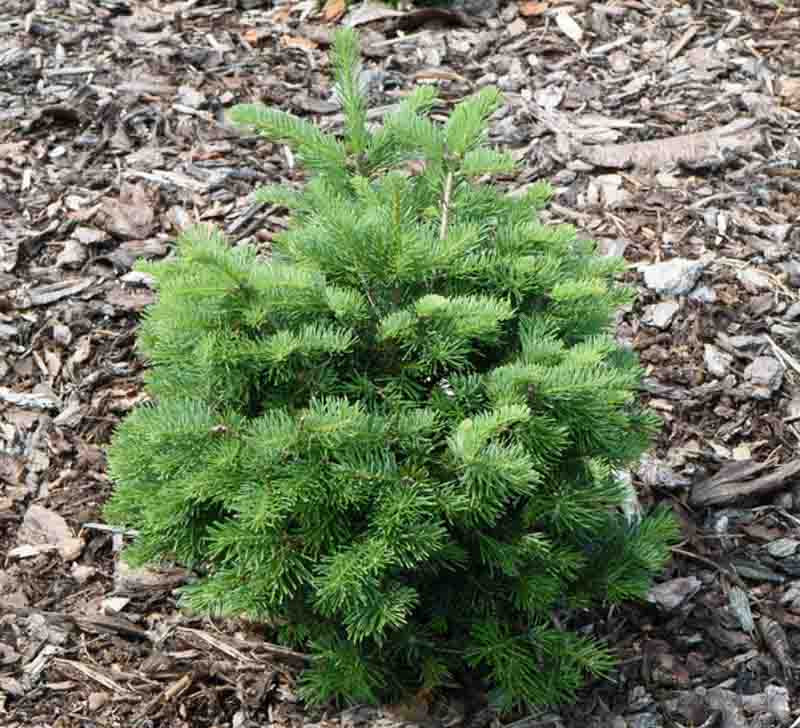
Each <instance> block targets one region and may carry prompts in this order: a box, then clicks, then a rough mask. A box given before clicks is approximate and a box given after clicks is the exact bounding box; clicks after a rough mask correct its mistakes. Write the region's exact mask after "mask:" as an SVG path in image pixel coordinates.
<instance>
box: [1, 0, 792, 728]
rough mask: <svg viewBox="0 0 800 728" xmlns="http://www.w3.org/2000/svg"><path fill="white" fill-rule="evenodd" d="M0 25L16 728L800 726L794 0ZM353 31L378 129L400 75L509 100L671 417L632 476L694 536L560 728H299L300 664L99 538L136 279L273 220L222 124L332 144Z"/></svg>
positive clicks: (65, 17)
mask: <svg viewBox="0 0 800 728" xmlns="http://www.w3.org/2000/svg"><path fill="white" fill-rule="evenodd" d="M352 5H353V7H352V8H351V9H350V10H349V11H347V12H346V13H345V8H344V3H342V2H336V1H335V0H330V1H329V2H327V3H326V4H325V5H324V7H322V8H318V7H317V4H316V3H315V2H313V1H309V2H285V3H283V4H277V5H275V6H274V7H267V4H265V3H260V2H259V1H258V0H246V2H243V3H241V6H237V5H236V4H235V3H232V2H213V1H212V2H204V1H203V0H188V2H172V3H164V2H160V1H159V0H152V1H151V2H144V1H141V0H37V2H33V1H30V2H28V1H27V0H26V1H22V0H5V1H4V2H3V4H2V8H1V9H0V555H2V557H3V560H2V563H0V724H1V725H3V726H8V727H9V728H15V727H17V726H47V727H48V728H49V727H50V726H58V727H59V728H72V727H77V726H82V727H83V726H86V727H88V726H126V727H127V726H134V727H142V728H144V727H145V726H147V727H153V728H156V727H161V726H163V727H166V726H170V727H180V726H209V727H211V726H214V727H219V728H222V727H223V726H224V727H227V726H233V727H235V728H243V727H246V726H263V725H275V726H289V725H292V726H294V725H297V726H300V725H305V724H317V723H318V724H320V725H324V726H342V727H344V726H347V727H348V728H349V727H351V726H355V725H366V724H370V725H373V724H376V725H377V724H380V725H382V726H386V727H387V728H389V727H390V726H397V725H402V724H425V725H429V726H474V727H475V728H477V727H478V726H488V725H500V724H505V725H513V726H514V727H515V728H535V727H542V728H545V727H547V728H551V727H552V728H556V727H557V726H584V725H586V726H609V727H613V728H625V727H626V726H628V727H636V728H659V727H661V726H664V727H665V728H666V727H670V728H671V727H675V728H680V727H681V726H686V727H687V728H688V726H701V725H702V726H707V728H712V727H714V726H719V727H721V728H746V727H747V726H765V727H766V726H797V725H800V718H798V716H800V704H798V700H797V698H796V697H795V693H796V691H795V686H796V670H795V664H794V659H795V658H794V656H795V654H796V653H797V651H798V648H800V529H798V526H799V525H800V478H798V473H800V459H799V458H798V442H799V441H800V429H799V428H800V392H798V382H800V345H799V344H798V342H799V341H800V338H799V337H798V334H799V333H800V295H799V294H798V284H799V283H800V245H799V244H800V227H799V226H798V222H797V221H798V211H799V210H800V141H798V140H799V139H800V133H799V132H800V80H798V79H800V43H798V38H800V10H798V9H797V8H796V7H794V6H793V4H792V3H789V2H786V3H783V2H778V1H776V0H758V1H754V2H750V1H745V0H739V1H733V2H725V3H716V2H708V1H705V2H704V0H697V1H695V2H692V3H685V2H671V1H669V0H616V1H614V2H608V3H607V4H601V3H593V2H588V1H587V0H575V1H574V2H569V3H567V2H558V1H557V0H553V1H552V2H534V1H532V0H525V1H513V2H498V1H497V0H494V1H491V0H484V1H483V2H479V1H478V0H472V1H469V2H468V1H464V2H461V3H457V4H456V5H455V6H454V7H453V8H450V9H447V8H445V9H443V8H436V9H417V10H407V9H400V10H399V11H394V10H390V9H387V8H385V7H381V6H377V5H375V4H359V3H352ZM340 23H348V24H351V25H355V26H357V27H358V28H359V30H360V32H361V35H362V41H363V44H364V48H365V57H366V75H365V81H367V82H368V85H369V89H370V97H371V101H372V107H373V108H372V112H371V114H372V116H373V118H375V119H379V118H380V116H381V115H382V113H384V111H385V109H386V108H387V107H389V106H391V105H392V104H394V103H396V102H397V100H398V99H399V98H401V97H402V96H403V95H404V94H405V93H407V92H408V90H409V88H410V86H411V85H412V84H414V83H429V82H432V83H436V84H438V85H439V88H440V93H441V96H442V98H443V100H444V103H445V104H446V105H450V104H452V103H455V102H457V101H458V100H459V99H461V98H463V97H464V96H465V95H467V94H469V93H470V92H472V91H474V90H475V89H477V88H480V87H481V86H483V85H486V84H489V83H493V84H497V85H498V86H499V87H500V88H501V89H502V90H503V91H504V92H505V94H506V101H507V104H506V106H505V108H504V109H503V110H502V111H501V112H499V113H498V114H497V116H496V117H495V119H494V121H493V125H492V139H493V141H494V142H496V143H497V144H500V145H503V146H504V147H507V148H510V149H511V150H512V151H513V153H514V155H515V156H516V157H517V158H518V159H519V160H520V162H521V166H522V169H523V172H522V174H521V175H520V176H519V177H518V178H517V179H515V180H513V184H514V185H515V186H520V187H521V186H524V185H526V184H528V183H530V182H533V181H535V180H539V179H548V180H550V181H551V182H552V183H553V185H554V187H555V189H556V195H555V198H554V202H553V204H552V205H551V206H550V208H549V209H548V211H547V213H546V216H547V218H548V221H550V222H569V223H571V224H573V225H576V226H577V227H578V228H579V229H580V230H581V231H583V232H584V233H585V234H586V235H587V236H589V237H591V238H593V239H595V240H597V241H598V242H599V244H600V248H601V250H602V251H604V252H607V253H612V254H618V255H619V254H622V255H624V256H625V258H626V259H627V260H628V261H629V262H630V263H631V269H630V271H629V273H628V274H626V278H627V280H628V282H629V283H630V284H631V285H634V286H636V287H637V290H638V292H639V295H638V298H637V301H636V303H635V304H634V305H633V306H631V307H630V309H629V310H626V311H623V312H622V313H621V314H620V317H619V322H618V337H619V338H620V340H621V341H623V342H626V343H627V344H628V345H630V346H631V347H633V348H634V349H635V350H636V351H637V352H638V354H639V356H640V358H641V361H642V363H643V364H644V365H645V366H646V368H647V378H646V381H645V387H644V391H643V396H644V397H645V399H647V400H648V401H649V404H650V406H651V407H653V408H654V409H655V410H656V411H657V412H658V413H659V414H660V415H661V417H662V418H663V420H664V428H663V431H662V434H661V436H660V438H659V440H658V442H657V443H656V446H655V447H654V449H653V451H652V453H651V455H650V456H649V457H648V458H646V459H645V460H644V461H643V462H642V463H641V466H640V467H638V468H637V469H636V471H635V472H633V473H631V474H630V477H631V480H632V483H633V484H634V486H635V487H636V491H637V493H638V504H633V505H634V506H636V505H638V506H640V507H647V506H649V505H651V504H654V503H657V502H666V503H669V504H670V505H671V506H672V507H673V509H674V510H675V512H676V514H678V516H679V517H680V519H681V522H682V525H683V535H684V540H683V542H682V543H681V544H680V545H679V546H678V547H676V548H675V550H674V558H673V560H672V562H671V564H670V566H669V567H668V569H667V570H666V572H665V573H664V574H663V575H662V577H661V579H660V581H659V584H657V585H656V587H655V588H654V589H653V590H652V592H651V594H650V598H649V600H648V602H646V603H644V604H632V605H626V606H625V607H624V608H621V609H614V610H610V611H606V612H596V613H591V614H582V615H576V617H575V618H576V619H580V620H581V623H582V624H583V625H584V627H585V629H587V630H590V631H592V633H593V634H595V635H598V636H601V637H605V638H607V639H608V640H609V641H610V643H611V644H612V645H614V647H615V648H616V649H617V651H618V654H619V656H620V666H619V669H618V671H617V672H616V673H615V674H614V675H613V677H612V679H610V680H605V681H597V682H595V683H593V684H590V685H588V686H587V688H586V689H585V690H584V691H583V693H582V695H581V700H580V701H578V703H577V704H576V705H573V706H566V707H565V708H563V709H561V711H560V712H556V711H552V712H541V713H536V714H533V715H519V716H510V717H509V716H505V717H498V716H496V715H494V714H493V712H492V711H491V710H490V709H488V708H486V706H485V705H484V704H483V703H482V700H481V696H480V695H477V696H476V695H474V694H473V695H469V694H466V693H461V694H459V693H453V694H452V695H447V696H442V697H440V698H438V699H437V700H436V701H434V702H433V703H430V702H428V701H427V700H426V699H424V696H420V698H419V699H418V700H416V701H413V702H411V703H408V704H404V705H394V706H382V707H380V708H367V707H363V706H354V707H350V708H347V709H340V708H337V707H336V706H330V707H329V708H328V709H326V710H314V711H310V710H307V709H306V708H305V706H303V705H302V704H301V703H300V702H299V701H298V700H297V699H296V697H295V680H296V676H297V672H298V669H299V668H301V667H302V664H303V662H304V660H305V656H304V655H302V654H298V653H293V652H291V651H289V650H286V649H284V648H281V647H280V646H278V645H273V644H271V643H270V642H269V638H270V634H269V632H268V631H266V630H265V629H264V628H263V627H261V626H260V625H256V624H250V623H247V622H244V621H233V620H214V619H209V618H203V617H199V616H197V615H193V614H190V613H187V612H185V611H182V610H181V608H180V606H179V604H178V600H177V595H176V589H178V588H179V587H180V586H181V585H182V584H184V583H185V582H186V581H187V580H188V579H190V578H191V574H188V573H186V572H185V571H183V570H181V569H179V568H174V569H165V570H160V571H159V570H136V571H134V570H131V569H128V568H126V567H125V565H124V564H122V563H121V562H120V560H119V558H118V557H119V551H120V550H121V548H122V546H123V544H124V543H125V541H126V540H127V539H128V538H129V534H126V533H124V532H121V531H118V530H114V529H112V528H110V527H108V526H106V525H105V524H103V523H102V520H101V518H100V509H101V506H102V504H103V502H104V501H105V499H106V498H107V497H108V495H109V492H110V490H111V483H110V481H109V478H108V476H107V474H106V463H105V455H104V449H103V448H104V445H105V444H106V443H107V442H108V439H109V436H110V434H111V433H112V431H113V429H114V427H115V426H116V425H117V423H118V422H119V421H120V419H121V418H122V417H124V416H125V414H126V413H128V412H129V411H130V410H131V409H132V408H133V407H135V406H136V405H137V404H139V403H140V402H141V401H142V400H143V397H144V395H143V392H142V375H143V363H142V361H141V360H140V359H139V358H138V357H137V354H136V351H135V348H134V343H135V332H136V326H137V322H138V320H139V316H140V314H141V312H142V310H143V309H144V307H145V306H147V304H148V303H150V302H151V301H152V300H153V292H152V290H151V289H150V288H149V285H148V284H149V281H148V278H147V277H146V276H143V275H141V274H139V273H137V272H134V271H132V265H133V263H134V261H135V260H136V259H138V258H140V257H142V256H144V257H147V258H151V259H155V258H161V257H163V256H165V255H167V254H169V252H170V250H171V245H172V240H173V239H174V236H175V234H176V232H177V231H178V230H180V229H181V228H182V227H184V226H186V225H187V224H189V223H191V222H195V221H208V222H213V223H214V224H216V225H218V226H220V227H221V228H222V229H223V230H225V231H226V233H227V234H228V235H229V237H230V239H231V241H232V243H233V244H236V243H239V242H242V241H250V242H253V241H255V242H257V243H258V244H260V245H262V246H264V247H265V248H267V247H268V246H269V242H270V240H271V238H272V236H273V235H274V234H275V233H276V232H278V231H279V230H281V229H282V227H283V226H284V225H285V217H284V215H283V214H282V212H281V211H280V210H279V209H277V208H271V207H269V206H266V205H262V204H259V203H257V202H255V201H254V198H253V196H252V192H253V190H254V189H255V187H256V186H258V185H259V184H261V183H263V182H266V181H270V182H285V183H290V184H296V183H298V182H300V181H301V179H302V178H301V176H300V175H299V174H298V173H297V172H296V170H295V169H294V165H293V160H292V158H291V156H290V155H288V154H287V153H286V150H285V149H283V148H281V147H279V146H276V145H272V144H268V143H266V142H264V141H263V140H261V139H259V138H257V137H255V136H253V135H248V134H247V133H243V132H242V131H241V130H239V129H236V128H234V127H232V126H231V125H230V124H229V123H228V122H227V121H226V115H225V114H226V109H228V108H229V107H230V106H232V105H233V104H235V103H239V102H249V101H263V102H265V103H268V104H271V105H276V106H280V107H281V108H284V109H287V110H290V111H292V112H294V113H297V114H301V115H304V116H308V117H309V118H312V119H314V120H316V121H319V122H320V123H322V124H323V125H324V126H326V127H327V128H331V129H335V128H337V125H340V124H341V120H342V119H341V115H340V111H339V108H338V106H337V104H336V101H335V98H334V96H333V94H332V91H331V88H330V79H329V76H328V75H327V56H328V49H329V45H330V41H331V35H332V32H333V30H334V29H335V27H336V25H337V24H340Z"/></svg>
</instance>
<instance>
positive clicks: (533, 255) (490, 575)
mask: <svg viewBox="0 0 800 728" xmlns="http://www.w3.org/2000/svg"><path fill="white" fill-rule="evenodd" d="M332 63H333V67H334V69H335V78H336V83H337V86H336V88H337V91H338V95H339V98H340V100H341V103H342V107H343V110H344V114H345V129H344V134H343V138H341V139H340V138H337V137H335V136H332V135H329V134H326V133H323V132H322V131H320V130H319V129H318V128H317V127H316V126H314V125H312V124H310V123H308V122H307V121H303V120H301V119H298V118H295V117H294V116H291V115H289V114H287V113H284V112H282V111H277V110H273V109H266V108H263V107H260V106H252V105H245V106H239V107H236V108H235V109H234V111H233V118H234V119H235V120H236V121H237V122H238V123H241V124H244V125H249V126H254V127H255V128H256V129H258V130H259V131H260V132H261V133H262V134H263V135H264V136H266V137H267V138H268V139H271V140H273V141H275V142H280V143H284V144H288V145H289V146H290V147H291V148H292V149H293V150H294V152H295V154H296V155H297V158H298V159H299V160H300V161H301V162H302V164H303V165H305V167H306V168H307V169H308V170H309V171H310V173H311V176H310V180H309V181H308V184H307V185H306V186H305V188H304V189H302V190H301V191H295V190H291V189H287V188H285V187H267V188H265V189H262V190H260V192H259V193H258V194H259V198H260V199H261V200H264V201H269V202H271V203H278V204H280V205H282V206H285V207H286V208H288V209H289V210H290V211H291V212H292V220H291V225H290V226H289V229H288V230H287V231H286V232H285V233H284V234H283V235H281V236H280V238H279V240H277V241H276V243H275V246H274V252H273V254H272V256H271V257H270V259H269V260H268V261H263V260H259V258H258V256H257V254H256V251H255V250H254V249H253V248H251V247H247V246H241V247H236V248H231V247H229V246H228V245H227V244H226V241H225V240H224V239H223V237H222V236H221V235H220V234H219V233H217V232H215V231H214V230H212V229H209V228H204V227H196V228H193V229H190V230H188V231H186V232H185V233H184V234H183V235H182V236H180V239H179V240H178V251H177V255H176V256H175V257H173V258H172V259H169V260H166V261H162V262H159V263H155V264H145V265H141V266H140V268H141V269H142V270H146V271H148V272H150V273H151V274H153V276H154V277H155V279H156V282H157V286H158V291H159V296H158V301H157V303H156V304H155V305H153V306H152V307H150V308H149V310H148V311H147V312H146V315H145V317H144V320H143V322H142V326H141V330H140V334H139V345H140V348H141V350H142V352H143V353H144V355H145V356H146V357H147V359H148V360H149V363H150V368H149V371H148V374H147V380H146V384H147V387H148V390H149V392H150V394H151V395H152V397H153V400H154V403H153V404H150V405H146V406H142V407H141V408H139V409H138V410H137V411H135V412H134V413H133V414H131V415H130V416H129V417H128V418H127V419H126V420H125V421H124V422H123V423H122V425H121V426H120V428H119V430H118V431H117V433H116V435H115V438H114V441H113V443H112V445H111V448H110V453H109V459H110V467H111V474H112V476H113V478H114V480H115V481H116V490H115V493H114V495H113V497H112V499H111V501H110V502H109V504H108V507H107V516H108V518H109V519H110V520H111V521H112V522H116V523H119V524H125V525H129V526H133V527H135V528H137V529H138V530H139V535H138V537H137V539H136V541H135V542H134V544H133V545H132V546H131V547H130V548H129V549H128V550H127V552H126V558H128V559H129V560H131V561H133V562H134V563H145V562H153V561H158V560H165V559H170V560H174V561H178V562H182V563H185V564H188V565H191V566H193V567H196V568H197V569H199V570H200V571H201V578H200V579H199V580H198V581H197V583H195V584H194V585H193V586H191V588H189V589H188V590H187V592H186V597H187V599H188V602H189V604H190V605H191V606H193V607H194V608H196V609H199V610H207V611H213V612H214V613H226V614H247V615H249V616H251V617H253V618H256V619H260V620H265V621H270V622H271V623H273V624H275V625H280V627H278V629H279V630H280V633H281V638H282V639H283V640H285V641H288V642H290V643H292V644H295V645H303V646H304V647H305V648H306V649H309V650H310V651H311V652H312V654H313V661H312V666H311V667H310V669H308V670H307V671H306V672H305V673H304V675H303V676H302V678H301V685H302V694H303V696H304V697H305V698H306V699H308V700H312V701H325V700H327V699H329V698H331V697H335V698H345V699H348V700H356V701H376V700H380V699H386V698H388V697H390V696H391V697H395V696H397V695H398V694H403V693H405V692H407V691H410V690H414V689H419V688H422V687H424V688H435V687H437V686H441V685H443V684H448V682H449V681H450V680H451V679H452V676H454V675H463V674H464V670H465V669H469V670H470V671H472V674H473V675H477V676H478V677H479V678H481V679H483V680H484V681H485V683H486V684H487V685H488V686H489V687H490V688H491V689H492V690H493V697H494V699H495V700H496V701H497V703H498V704H499V705H500V706H501V707H502V708H509V707H512V706H514V705H518V704H521V703H526V704H537V705H542V704H553V703H558V702H559V701H563V700H566V699H569V698H570V697H571V696H572V695H573V694H574V692H575V690H576V689H578V688H579V686H580V685H581V683H582V681H583V680H584V679H585V677H586V676H587V675H598V674H603V673H605V672H606V671H607V670H608V669H609V668H610V666H611V665H612V661H611V659H610V653H609V651H608V650H607V649H606V648H605V647H604V646H603V645H601V644H598V643H597V642H596V641H593V640H591V639H590V638H588V637H587V636H582V635H579V634H577V633H576V632H574V631H570V630H569V629H568V628H566V627H564V626H563V625H564V624H567V625H568V624H569V620H566V621H564V620H563V619H562V620H559V619H554V615H556V614H561V615H564V614H565V613H567V612H566V611H565V610H570V609H573V610H574V609H577V608H584V607H588V606H590V605H593V604H598V603H616V602H619V601H621V600H625V599H628V598H631V597H639V596H641V595H642V594H643V593H644V592H645V590H646V588H647V587H648V582H649V579H650V577H651V575H652V574H653V573H654V572H655V571H657V570H658V569H659V568H660V567H661V566H662V564H663V563H664V561H665V559H666V558H667V555H668V543H669V541H670V540H671V539H672V538H673V537H674V523H673V521H672V519H671V517H670V515H669V514H668V513H666V512H662V511H657V512H654V513H652V514H650V515H649V516H646V517H644V518H639V519H636V520H629V519H626V518H625V517H624V516H623V515H621V512H620V506H621V505H622V504H623V503H624V501H625V499H626V496H627V493H626V490H625V487H624V486H623V485H622V484H621V483H620V482H619V481H618V480H617V478H615V476H614V473H615V472H616V471H617V470H618V469H619V468H622V467H624V466H625V465H626V464H629V463H631V462H632V461H634V460H635V459H636V458H637V457H639V456H640V455H641V453H642V452H643V451H644V450H645V449H646V448H647V446H648V441H649V439H650V437H651V435H652V433H653V432H654V431H655V429H656V426H657V420H656V419H655V418H654V416H653V415H652V414H650V413H648V412H647V411H644V410H642V409H641V408H640V407H639V406H638V404H637V401H636V397H635V392H636V388H637V385H638V383H639V380H640V376H641V371H640V369H639V367H638V366H637V363H636V361H635V359H634V357H633V355H632V354H631V353H630V352H628V351H626V350H623V349H621V348H620V347H619V346H618V345H617V344H616V343H615V342H614V340H613V338H612V337H611V336H610V335H609V328H610V324H611V322H612V319H613V314H614V311H615V309H617V308H618V307H619V306H620V305H621V304H623V303H625V302H627V301H628V300H629V299H630V291H628V290H627V289H624V288H622V287H620V286H618V285H617V284H616V283H615V282H614V280H613V279H614V274H616V273H617V272H618V271H620V270H622V268H623V265H622V262H621V261H620V260H617V259H611V258H601V257H596V256H594V255H593V247H594V246H593V244H592V243H590V242H587V241H585V240H581V239H579V238H578V237H576V234H575V231H574V230H573V229H572V228H571V227H569V226H564V225H559V226H548V225H543V224H542V223H540V222H538V221H537V211H538V210H540V209H541V208H542V206H543V205H544V204H545V203H546V201H547V199H548V196H549V189H548V187H547V186H546V185H544V184H537V185H534V186H533V187H531V188H529V189H528V191H527V192H526V193H525V194H523V195H520V196H513V195H508V194H505V193H504V192H503V191H502V190H501V189H499V188H498V187H496V186H493V185H492V184H489V183H487V182H485V180H486V179H487V178H489V177H490V176H492V175H501V174H502V175H508V174H511V173H512V172H513V171H514V164H513V161H512V159H511V157H510V156H509V154H507V153H505V152H502V151H498V150H495V149H492V148H490V147H489V146H487V143H486V137H487V125H488V120H489V118H490V116H491V115H492V114H493V112H494V111H495V110H497V109H498V107H499V106H500V104H501V98H500V94H499V92H498V91H497V90H496V89H494V88H485V89H483V90H481V91H480V92H478V93H477V94H475V95H474V96H473V97H471V98H469V99H467V100H465V101H464V102H462V103H460V104H458V105H457V106H456V107H455V109H454V110H453V112H452V114H451V115H450V117H449V118H448V119H447V121H446V122H445V123H443V124H440V123H437V122H435V121H433V120H432V119H431V117H430V115H429V112H430V111H431V109H432V107H433V106H434V104H435V103H436V99H435V95H434V90H433V89H432V88H429V87H420V88H417V89H416V90H414V91H413V93H411V94H410V95H409V96H408V97H407V98H406V99H405V100H404V101H403V102H402V103H401V104H400V105H399V107H398V108H397V109H396V110H395V111H394V112H392V113H390V114H388V115H387V116H386V117H385V119H384V120H383V124H382V125H381V126H379V127H378V128H376V129H373V128H370V126H369V125H368V123H367V108H366V103H365V100H364V95H363V93H362V89H361V87H360V85H359V74H360V64H359V51H358V44H357V40H356V36H355V35H354V34H353V32H352V31H341V32H339V33H338V35H337V36H336V40H335V47H334V50H333V54H332ZM410 162H413V164H410Z"/></svg>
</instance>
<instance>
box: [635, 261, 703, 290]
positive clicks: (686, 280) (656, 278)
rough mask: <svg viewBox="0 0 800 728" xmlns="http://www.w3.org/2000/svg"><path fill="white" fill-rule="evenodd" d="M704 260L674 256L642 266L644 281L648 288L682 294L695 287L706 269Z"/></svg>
mask: <svg viewBox="0 0 800 728" xmlns="http://www.w3.org/2000/svg"><path fill="white" fill-rule="evenodd" d="M705 267H706V262H705V261H703V260H687V259H685V258H673V259H672V260H667V261H664V262H663V263H653V264H652V265H646V266H643V267H642V272H643V273H644V283H645V285H646V286H647V287H648V288H651V289H652V290H654V291H656V293H662V294H665V295H668V296H682V295H684V294H686V293H689V291H691V290H692V288H694V285H695V283H697V281H698V280H699V279H700V276H701V275H702V274H703V271H704V270H705Z"/></svg>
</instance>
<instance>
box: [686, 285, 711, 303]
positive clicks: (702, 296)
mask: <svg viewBox="0 0 800 728" xmlns="http://www.w3.org/2000/svg"><path fill="white" fill-rule="evenodd" d="M689 300H691V301H697V302H698V303H716V301H717V294H716V292H715V291H714V289H713V288H709V287H708V286H697V288H695V289H694V290H693V291H692V292H691V293H690V294H689Z"/></svg>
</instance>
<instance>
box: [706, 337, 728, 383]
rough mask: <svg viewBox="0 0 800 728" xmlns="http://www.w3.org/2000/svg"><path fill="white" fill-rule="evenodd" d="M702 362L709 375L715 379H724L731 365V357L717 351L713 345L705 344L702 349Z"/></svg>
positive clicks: (719, 350)
mask: <svg viewBox="0 0 800 728" xmlns="http://www.w3.org/2000/svg"><path fill="white" fill-rule="evenodd" d="M703 360H704V361H705V364H706V368H707V369H708V371H709V373H711V374H713V375H714V376H715V377H724V376H725V375H726V374H727V373H728V369H729V368H730V366H731V364H732V363H733V357H732V356H731V355H730V354H726V353H725V352H724V351H722V350H721V349H718V348H717V347H716V346H714V345H713V344H706V345H705V347H704V349H703Z"/></svg>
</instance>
